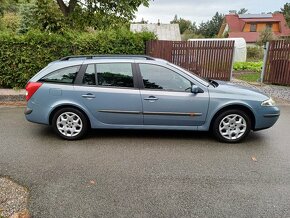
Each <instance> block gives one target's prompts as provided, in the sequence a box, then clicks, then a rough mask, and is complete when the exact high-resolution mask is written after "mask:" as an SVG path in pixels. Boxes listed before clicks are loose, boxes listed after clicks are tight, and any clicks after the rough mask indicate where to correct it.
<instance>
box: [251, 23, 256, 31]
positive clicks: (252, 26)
mask: <svg viewBox="0 0 290 218" xmlns="http://www.w3.org/2000/svg"><path fill="white" fill-rule="evenodd" d="M250 31H251V32H257V24H255V23H251V27H250Z"/></svg>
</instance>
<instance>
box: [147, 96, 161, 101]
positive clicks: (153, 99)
mask: <svg viewBox="0 0 290 218" xmlns="http://www.w3.org/2000/svg"><path fill="white" fill-rule="evenodd" d="M144 100H146V101H157V100H158V98H156V97H155V96H149V97H148V98H144Z"/></svg>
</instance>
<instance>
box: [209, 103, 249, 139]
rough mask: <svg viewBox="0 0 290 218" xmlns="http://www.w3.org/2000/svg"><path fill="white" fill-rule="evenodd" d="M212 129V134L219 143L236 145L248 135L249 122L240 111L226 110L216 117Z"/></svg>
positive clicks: (245, 114)
mask: <svg viewBox="0 0 290 218" xmlns="http://www.w3.org/2000/svg"><path fill="white" fill-rule="evenodd" d="M212 127H213V128H212V131H213V134H214V136H215V137H216V138H217V139H218V140H219V141H221V142H227V143H237V142H241V141H242V140H243V139H245V138H246V137H247V136H248V134H249V133H250V131H251V120H250V118H249V115H248V114H247V113H245V112H244V111H242V110H236V109H235V110H227V111H224V112H222V113H221V114H219V115H218V116H217V117H216V119H215V120H214V123H213V126H212Z"/></svg>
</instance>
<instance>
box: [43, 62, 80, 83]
mask: <svg viewBox="0 0 290 218" xmlns="http://www.w3.org/2000/svg"><path fill="white" fill-rule="evenodd" d="M72 67H78V68H79V69H78V71H77V72H76V76H75V78H74V80H73V81H72V83H62V82H50V81H44V80H42V79H43V78H44V77H46V76H49V75H51V74H53V73H55V72H57V71H60V70H64V69H67V68H72ZM81 67H82V65H80V64H78V65H72V66H67V67H63V68H59V69H57V70H54V71H52V72H50V73H48V74H46V75H44V76H43V77H41V78H40V79H39V80H38V82H42V83H50V84H58V85H74V84H75V82H76V80H77V77H78V74H79V72H80V70H81Z"/></svg>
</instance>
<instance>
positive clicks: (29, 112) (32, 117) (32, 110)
mask: <svg viewBox="0 0 290 218" xmlns="http://www.w3.org/2000/svg"><path fill="white" fill-rule="evenodd" d="M24 114H25V118H26V120H27V121H29V122H32V123H40V124H46V125H47V124H49V123H48V119H47V113H46V112H45V108H43V107H41V106H39V105H37V104H35V103H33V102H32V101H28V102H27V106H26V109H25V110H24Z"/></svg>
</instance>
